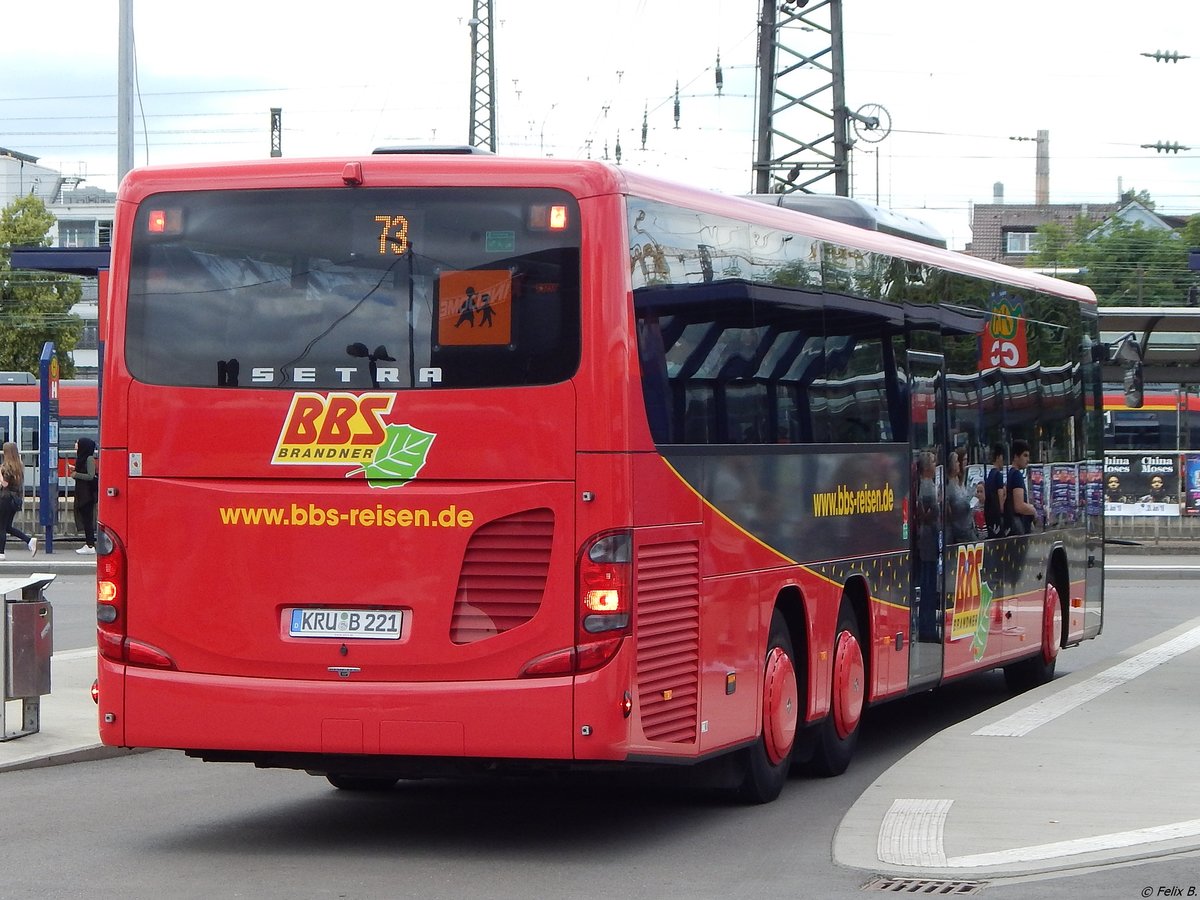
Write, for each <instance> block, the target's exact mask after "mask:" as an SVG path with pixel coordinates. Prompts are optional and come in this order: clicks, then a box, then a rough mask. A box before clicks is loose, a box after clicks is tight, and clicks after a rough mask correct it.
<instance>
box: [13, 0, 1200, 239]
mask: <svg viewBox="0 0 1200 900" xmlns="http://www.w3.org/2000/svg"><path fill="white" fill-rule="evenodd" d="M759 5H760V2H759V0H695V2H691V3H682V2H679V0H607V2H605V3H603V4H595V3H591V4H585V3H581V2H570V0H495V9H496V13H495V16H496V29H495V41H496V46H495V56H494V60H493V62H494V68H495V70H496V79H497V80H496V90H497V110H498V115H499V126H498V129H497V130H498V134H499V143H500V151H501V152H503V153H506V154H510V155H535V156H536V155H554V156H559V157H588V156H591V157H592V158H603V157H604V156H605V152H606V149H607V153H608V157H609V158H610V159H611V158H613V157H614V156H615V150H616V144H617V142H618V140H619V142H620V144H621V149H622V164H623V165H625V166H629V167H631V168H637V169H640V170H644V171H650V172H655V173H659V174H662V175H666V176H669V177H673V178H678V179H682V180H687V181H690V182H693V183H696V184H699V185H702V186H704V187H709V188H713V189H716V190H721V191H727V192H736V193H743V192H747V191H749V190H751V189H752V179H751V175H750V164H751V162H752V160H753V155H754V146H753V138H754V132H755V125H754V119H755V75H754V58H755V52H756V36H757V27H756V23H757V18H758V14H759ZM318 9H320V10H323V11H322V12H321V13H319V14H318V13H317V12H315V10H318ZM472 9H473V3H472V0H445V2H441V3H436V4H434V3H425V2H415V0H400V2H393V3H386V4H385V3H381V2H378V0H374V2H371V0H340V2H338V3H336V4H331V5H330V6H329V7H324V6H316V5H308V4H281V3H274V2H271V3H268V2H262V0H238V2H233V0H206V2H205V3H204V4H182V3H174V2H163V0H158V2H151V0H134V30H135V39H136V56H137V70H138V79H137V81H138V89H139V100H138V102H137V108H136V133H137V135H136V147H135V164H137V165H142V164H145V163H147V162H149V163H152V164H156V163H171V162H185V161H193V160H214V159H222V160H225V159H241V158H252V157H262V156H266V155H268V153H269V150H270V131H269V125H270V109H271V108H272V107H280V108H281V109H282V110H283V113H282V122H283V152H284V155H285V156H292V157H296V156H309V155H321V156H327V155H333V156H342V155H350V154H358V153H363V152H368V151H370V150H371V149H372V148H374V147H376V146H380V145H384V144H396V143H442V144H462V143H467V142H468V140H469V98H470V83H471V82H470V74H471V72H470V43H469V26H468V24H467V21H468V19H469V18H470V15H471V11H472ZM0 22H2V27H3V34H4V40H3V54H2V55H0V147H6V148H9V149H12V150H18V151H21V152H23V153H28V154H31V155H33V156H37V157H39V158H40V162H41V163H42V164H43V165H47V166H50V167H53V168H59V169H61V170H62V171H63V172H65V173H67V174H83V175H85V176H86V177H87V183H88V184H91V185H94V186H97V187H102V188H105V189H115V188H116V183H117V162H116V123H117V116H116V112H117V101H116V91H117V49H118V47H117V38H118V30H119V29H118V0H56V2H55V3H54V4H52V5H51V6H49V7H47V6H46V5H44V4H42V5H38V4H33V3H16V2H14V0H6V2H4V6H3V15H2V16H0ZM844 39H845V48H846V51H845V53H846V64H845V68H846V97H847V105H848V106H849V107H850V108H851V109H858V108H860V107H862V106H864V105H867V104H878V105H879V106H882V107H884V108H885V109H886V110H887V112H888V114H889V115H890V117H891V120H892V131H891V133H890V134H889V135H888V136H887V137H886V138H885V139H883V140H882V141H880V142H879V143H876V144H868V143H865V142H860V143H859V144H858V148H859V149H858V150H856V152H855V153H854V154H853V166H854V170H855V178H854V185H853V187H854V194H855V196H858V197H860V198H862V199H865V200H869V201H872V202H874V201H875V199H876V191H877V185H878V199H879V202H880V204H881V205H883V206H888V207H891V208H893V209H897V210H900V211H903V212H907V213H909V214H914V215H918V216H920V217H922V218H925V219H927V220H929V221H930V222H932V223H933V224H934V225H935V226H936V227H938V228H939V229H940V230H941V231H942V232H943V233H944V234H945V235H946V236H947V237H948V238H950V240H951V243H952V246H956V247H961V246H962V245H963V244H964V243H965V242H966V241H967V240H969V239H970V231H969V227H968V225H969V209H970V205H971V204H972V203H989V202H991V199H992V195H993V184H994V183H995V182H997V181H999V182H1003V183H1004V190H1005V198H1006V200H1007V201H1008V202H1010V203H1022V202H1024V203H1030V202H1033V199H1034V198H1033V193H1034V183H1035V165H1034V160H1035V147H1036V144H1035V142H1034V141H1014V140H1011V138H1012V137H1027V138H1032V137H1034V136H1035V135H1036V134H1037V131H1038V130H1039V129H1047V130H1048V131H1049V133H1050V144H1049V147H1050V157H1051V159H1050V199H1051V202H1056V203H1068V202H1070V203H1078V202H1110V201H1112V200H1114V199H1116V196H1117V193H1118V186H1119V185H1120V186H1123V187H1124V188H1125V189H1126V190H1129V189H1133V190H1139V191H1140V190H1145V191H1148V192H1149V193H1150V195H1151V196H1152V197H1153V198H1154V199H1155V200H1156V201H1157V202H1158V208H1159V210H1160V211H1163V212H1167V213H1172V214H1185V213H1191V212H1195V211H1197V210H1200V162H1198V158H1200V115H1198V114H1197V109H1198V107H1200V103H1198V101H1197V98H1198V97H1200V90H1198V88H1200V3H1197V2H1195V0H1144V2H1142V3H1140V4H1131V3H1128V2H1115V0H1049V2H1043V3H1023V4H992V3H987V4H985V3H980V2H971V0H923V2H919V3H904V2H897V0H845V2H844ZM788 41H789V42H791V43H792V44H793V46H796V47H799V48H801V49H809V48H813V47H819V46H821V45H822V44H823V43H827V41H825V40H824V39H822V38H820V37H819V36H816V35H812V34H806V33H804V32H801V31H796V32H794V33H792V34H790V35H789V36H788ZM1156 50H1166V51H1177V52H1179V53H1183V54H1189V55H1191V56H1192V58H1191V59H1185V60H1182V61H1180V62H1177V63H1156V62H1155V61H1154V60H1152V59H1147V58H1145V57H1143V56H1141V55H1140V54H1141V53H1143V52H1154V51H1156ZM718 52H719V53H720V59H721V66H722V71H723V75H724V87H723V91H722V93H721V95H720V96H718V94H717V91H716V85H715V71H714V70H715V65H716V58H717V54H718ZM676 81H678V82H679V84H680V93H681V95H682V97H681V109H680V120H679V127H678V128H676V127H675V121H674V109H673V103H674V98H673V94H674V91H675V83H676ZM643 115H646V116H647V118H648V126H649V127H648V136H647V139H646V145H645V148H644V149H643V148H642V140H641V130H642V119H643ZM798 121H803V122H804V123H805V125H804V126H801V127H807V123H808V122H809V121H810V120H809V119H807V118H805V119H803V120H798ZM780 124H781V127H783V128H784V129H785V130H787V127H788V126H787V123H786V122H784V121H781V123H780ZM1156 141H1176V142H1179V143H1180V144H1183V145H1187V146H1189V147H1193V148H1195V149H1192V150H1188V151H1183V152H1181V153H1179V154H1160V153H1155V152H1154V151H1153V150H1145V149H1142V148H1141V147H1140V146H1139V145H1140V144H1148V143H1153V142H1156ZM876 151H877V154H876ZM877 170H878V180H877V178H876V172H877ZM817 189H818V190H819V191H822V192H829V193H832V192H833V190H834V185H833V180H832V179H831V178H830V179H825V180H824V181H823V182H821V183H820V184H819V185H818V186H817Z"/></svg>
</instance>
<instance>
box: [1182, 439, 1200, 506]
mask: <svg viewBox="0 0 1200 900" xmlns="http://www.w3.org/2000/svg"><path fill="white" fill-rule="evenodd" d="M1185 472H1186V475H1185V477H1186V479H1187V504H1186V506H1185V509H1184V512H1186V513H1187V515H1189V516H1200V455H1196V454H1189V455H1188V456H1187V459H1186V462H1185Z"/></svg>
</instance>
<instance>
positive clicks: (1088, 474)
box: [1082, 462, 1104, 516]
mask: <svg viewBox="0 0 1200 900" xmlns="http://www.w3.org/2000/svg"><path fill="white" fill-rule="evenodd" d="M1082 476H1083V503H1084V508H1085V509H1086V511H1087V514H1088V515H1089V516H1102V515H1104V466H1103V465H1102V464H1101V463H1098V462H1088V463H1084V464H1083V470H1082Z"/></svg>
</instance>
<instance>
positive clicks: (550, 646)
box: [97, 152, 1105, 802]
mask: <svg viewBox="0 0 1200 900" xmlns="http://www.w3.org/2000/svg"><path fill="white" fill-rule="evenodd" d="M117 207H118V208H117V218H116V227H115V233H114V240H113V258H112V269H111V272H112V275H111V278H112V302H111V305H110V306H109V316H110V320H109V322H108V326H109V327H108V331H107V333H108V343H107V348H106V360H105V366H106V368H105V372H104V391H105V394H104V404H105V418H104V422H103V424H102V430H101V443H102V452H103V457H104V460H105V466H104V479H105V491H104V496H103V498H102V501H101V509H100V519H101V526H102V535H101V537H100V540H99V544H100V554H101V555H100V556H99V558H98V567H97V570H98V579H99V584H98V593H99V601H100V602H99V604H98V619H99V636H98V639H99V670H100V671H99V681H98V703H99V712H100V719H101V725H100V731H101V737H102V739H103V741H104V742H105V743H106V744H110V745H116V746H126V747H157V748H175V749H180V750H184V751H186V752H187V753H188V754H190V755H192V756H195V757H200V758H203V759H207V760H214V761H242V762H251V763H254V764H256V765H258V766H275V767H291V768H296V769H303V770H306V771H308V772H310V773H313V774H321V775H325V776H327V777H328V778H329V780H330V781H331V782H332V783H333V784H334V785H336V786H338V787H343V788H374V787H385V786H391V785H392V784H394V783H395V782H396V781H397V780H398V779H401V778H407V777H421V776H426V775H431V774H442V773H462V774H471V773H494V772H505V771H509V770H513V769H515V770H520V769H524V768H528V767H542V766H565V767H587V766H600V767H603V766H617V767H628V766H635V765H648V764H650V765H652V764H666V763H671V764H676V765H677V764H680V763H704V764H705V766H704V768H705V770H707V771H711V772H713V773H719V774H720V775H721V777H727V778H728V783H729V784H730V786H732V787H734V788H736V789H737V790H738V791H739V792H740V794H741V795H742V796H743V797H744V798H746V799H748V800H750V801H754V802H764V801H768V800H771V799H773V798H774V797H775V796H776V795H777V794H778V793H779V791H780V790H781V788H782V787H783V784H784V780H785V778H786V776H787V774H788V770H789V768H790V767H791V766H792V765H793V764H795V765H797V766H803V767H806V768H807V769H809V770H811V771H813V772H815V773H818V774H824V775H832V774H837V773H840V772H841V771H842V770H844V769H845V768H846V766H847V764H848V763H849V761H850V758H851V754H852V752H853V750H854V746H855V743H856V740H857V737H858V734H859V730H860V725H861V722H862V717H863V712H864V709H866V708H867V707H869V706H870V705H872V704H876V703H879V702H882V701H885V700H888V699H890V698H896V697H902V696H904V695H906V694H909V693H911V692H914V691H924V690H927V689H929V688H931V687H934V686H936V685H939V684H942V683H944V682H946V681H950V680H953V679H957V678H961V677H963V676H967V675H970V674H973V673H977V672H980V671H983V670H987V669H993V668H998V667H1003V668H1004V670H1005V672H1006V673H1007V674H1008V675H1009V677H1010V680H1011V681H1012V683H1013V684H1014V685H1017V686H1025V685H1029V684H1033V683H1038V682H1041V681H1044V680H1046V679H1048V678H1050V677H1052V675H1053V671H1054V665H1055V659H1056V656H1057V654H1058V651H1059V649H1060V648H1061V647H1066V646H1069V645H1072V644H1075V643H1078V642H1079V641H1081V640H1083V639H1085V638H1090V637H1094V636H1095V635H1096V634H1097V633H1098V632H1099V630H1100V627H1101V616H1102V586H1101V582H1100V579H1101V573H1102V570H1103V565H1102V563H1103V546H1102V541H1103V498H1102V495H1101V493H1100V477H1099V476H1100V472H1101V466H1102V459H1103V453H1102V443H1101V435H1102V409H1101V390H1100V383H1099V377H1100V376H1099V372H1100V362H1101V361H1102V359H1103V358H1104V352H1103V351H1104V349H1105V348H1104V347H1103V345H1101V344H1100V342H1099V337H1098V331H1097V316H1096V306H1095V301H1094V298H1093V296H1092V294H1091V293H1090V292H1089V291H1087V289H1085V288H1081V287H1077V286H1075V285H1071V284H1067V283H1063V282H1058V281H1052V280H1050V279H1048V278H1045V277H1041V276H1037V275H1034V274H1031V273H1025V272H1022V271H1020V270H1016V269H1011V268H1008V267H1005V266H998V265H991V264H987V263H985V262H983V261H979V260H975V259H972V258H969V257H966V256H963V255H960V254H957V253H952V252H947V251H945V250H942V249H939V248H935V247H930V246H927V245H924V244H918V243H915V242H909V241H906V240H903V239H899V238H896V237H894V236H890V235H887V234H881V233H878V232H870V231H866V230H862V229H858V228H855V227H852V226H849V225H845V224H842V223H837V222H830V221H825V220H822V219H818V218H814V217H810V216H808V215H805V214H802V213H798V212H794V211H790V210H787V209H779V208H775V207H771V206H767V205H765V204H760V203H754V202H751V201H748V200H745V199H740V198H733V197H725V196H720V195H717V194H713V193H709V192H705V191H699V190H692V189H689V188H686V187H682V186H679V185H674V184H670V183H666V182H662V181H658V180H654V179H650V178H647V177H642V176H640V175H637V174H635V173H632V172H628V171H625V170H621V169H616V168H612V167H609V166H606V165H603V164H600V163H595V162H574V161H560V160H519V159H508V158H502V157H497V156H492V155H439V154H435V153H422V154H417V155H406V154H399V153H394V152H393V153H385V154H378V155H366V156H362V157H356V158H347V159H336V160H332V159H326V160H269V161H267V160H264V161H261V162H249V163H244V164H212V165H196V166H187V167H176V168H150V169H142V170H135V171H133V172H132V173H131V174H130V175H129V176H128V177H127V178H126V179H125V180H124V181H123V183H122V186H121V192H120V198H119V200H118V204H117ZM1018 438H1020V439H1024V440H1027V441H1029V443H1030V444H1031V445H1032V448H1033V462H1034V466H1031V467H1030V471H1031V472H1032V471H1033V470H1034V469H1035V468H1036V470H1037V471H1038V472H1039V473H1041V474H1042V475H1043V476H1044V479H1043V480H1042V481H1041V482H1039V484H1042V485H1044V486H1047V487H1052V488H1053V490H1052V494H1051V495H1050V496H1051V497H1052V500H1053V504H1047V506H1046V511H1047V514H1046V515H1045V516H1043V517H1041V521H1040V522H1039V523H1038V525H1037V527H1036V529H1035V530H1034V531H1033V533H1030V534H1027V535H1021V536H1014V537H1008V538H1003V539H997V540H986V541H985V540H982V539H980V538H978V537H977V536H976V534H975V533H974V532H972V533H971V534H969V535H965V536H963V535H959V534H958V533H957V532H952V531H950V530H949V528H948V524H949V520H948V519H947V518H946V517H944V516H943V514H942V507H941V505H940V504H939V505H938V506H937V508H936V509H934V510H933V511H932V512H930V513H929V515H928V516H926V517H924V518H921V519H920V520H918V517H917V516H916V515H915V513H914V510H915V509H916V508H917V502H918V499H924V497H923V496H919V494H918V475H917V465H916V463H917V461H918V459H921V460H928V461H930V462H931V463H933V468H934V471H935V472H936V479H937V480H936V490H937V491H938V492H939V493H944V494H946V495H948V496H949V495H951V494H954V495H955V496H957V494H958V493H959V491H958V489H959V488H960V487H961V485H959V484H958V483H957V482H955V483H953V485H952V484H951V482H950V481H949V479H948V476H947V475H946V471H947V469H946V465H947V462H946V460H947V455H948V454H949V453H950V452H951V451H952V450H959V449H961V450H963V451H965V453H966V455H967V459H968V464H969V466H971V467H972V468H971V471H972V472H973V473H974V474H976V475H978V474H979V467H980V466H981V465H982V464H984V463H985V462H986V461H987V460H988V455H989V454H988V451H987V448H988V447H989V445H990V444H992V443H994V442H996V441H1003V442H1009V441H1012V440H1015V439H1018ZM1031 480H1032V479H1031ZM948 487H953V488H954V490H946V488H948ZM1032 487H1033V485H1032V484H1031V489H1032ZM951 499H953V498H951ZM956 515H957V512H956ZM930 547H933V548H936V549H933V550H931V549H929V548H930ZM918 572H919V573H920V575H921V577H918Z"/></svg>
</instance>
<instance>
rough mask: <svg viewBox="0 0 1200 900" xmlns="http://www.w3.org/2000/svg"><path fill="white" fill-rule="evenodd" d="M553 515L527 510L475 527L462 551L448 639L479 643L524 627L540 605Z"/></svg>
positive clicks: (548, 562)
mask: <svg viewBox="0 0 1200 900" xmlns="http://www.w3.org/2000/svg"><path fill="white" fill-rule="evenodd" d="M553 539H554V513H553V511H552V510H549V509H530V510H526V511H525V512H520V513H514V514H513V515H511V516H505V517H504V518H503V519H496V520H495V521H494V522H488V523H487V524H485V525H482V526H480V527H479V529H478V530H477V531H476V532H475V533H474V534H473V535H472V536H471V540H470V542H469V543H468V544H467V549H466V552H465V553H464V554H463V563H462V570H461V571H460V572H459V575H458V590H457V592H456V593H455V595H454V613H453V616H452V617H451V619H450V640H452V641H453V642H454V643H456V644H470V643H473V642H474V641H482V640H484V639H485V638H490V637H492V636H494V635H497V634H503V633H504V632H506V631H512V629H514V628H516V627H517V626H519V625H524V624H525V623H526V622H528V621H529V620H530V619H532V618H533V617H534V616H535V615H537V611H538V609H539V608H540V607H541V605H542V597H543V596H544V595H545V592H546V577H547V574H548V573H549V571H550V547H551V544H552V543H553Z"/></svg>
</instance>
